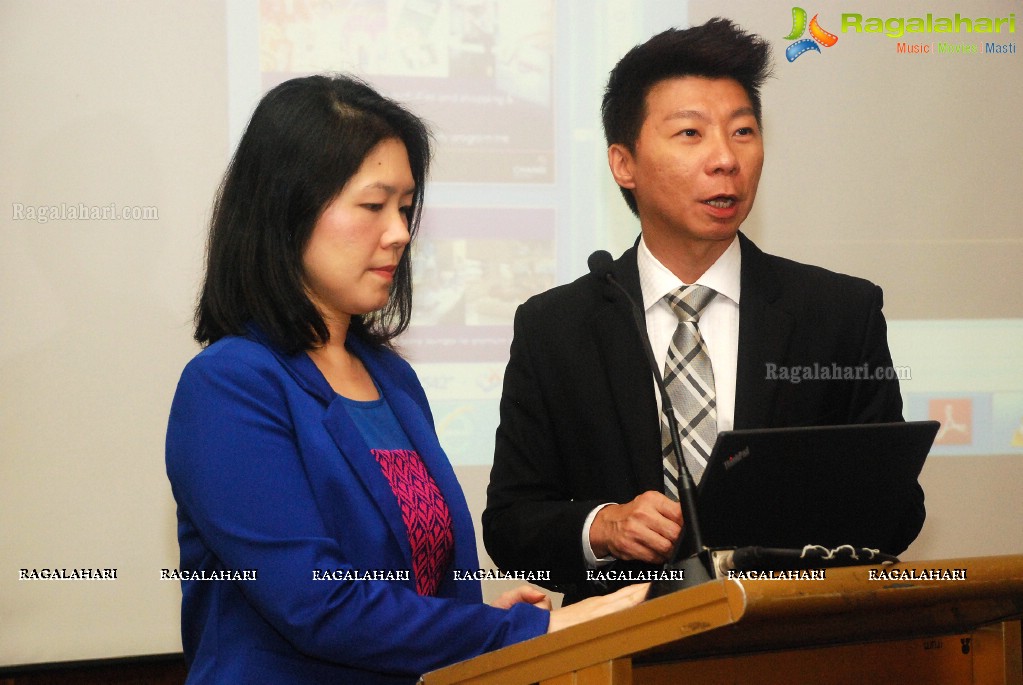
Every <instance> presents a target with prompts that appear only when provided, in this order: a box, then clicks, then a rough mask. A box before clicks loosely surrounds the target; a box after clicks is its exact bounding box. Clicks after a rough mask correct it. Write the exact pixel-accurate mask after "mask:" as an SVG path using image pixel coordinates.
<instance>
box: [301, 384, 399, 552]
mask: <svg viewBox="0 0 1023 685" xmlns="http://www.w3.org/2000/svg"><path fill="white" fill-rule="evenodd" d="M323 425H324V428H326V430H327V432H328V433H329V434H330V436H331V438H333V440H334V444H335V445H337V448H338V451H339V452H340V453H341V457H343V458H344V459H345V461H347V462H348V464H349V465H350V466H351V468H352V471H354V472H355V474H356V476H357V477H358V478H359V481H360V482H361V483H362V486H363V487H364V488H365V489H366V491H367V492H369V498H370V500H372V502H373V504H374V505H375V506H376V507H377V508H378V509H379V510H380V515H381V517H382V518H383V519H384V521H386V522H387V527H388V528H389V529H390V531H391V534H392V535H393V536H394V538H395V540H396V541H397V543H398V546H399V547H400V548H401V551H402V556H403V557H404V560H405V562H406V568H409V569H411V568H412V546H411V545H410V544H409V540H408V531H407V530H406V528H405V521H404V519H403V518H402V514H401V506H400V505H399V504H398V499H397V497H395V495H394V491H393V490H391V485H390V483H388V482H387V477H386V476H384V474H383V471H381V470H380V465H379V464H378V463H377V460H376V458H375V457H374V456H373V455H372V453H370V451H369V446H368V445H367V444H366V441H365V440H363V438H362V433H360V432H359V429H358V428H357V427H356V425H355V422H354V421H352V418H351V416H350V415H349V414H348V410H347V408H345V404H344V401H343V400H342V399H341V398H339V397H335V399H334V401H332V402H331V403H330V406H329V407H327V413H326V415H325V416H324V418H323ZM314 487H319V486H318V485H316V484H314ZM341 494H342V496H343V495H344V493H341ZM347 494H348V496H351V493H347ZM333 496H337V494H336V493H335V494H332V495H331V496H330V497H331V498H332V497H333ZM327 501H328V503H329V501H330V499H328V500H327ZM328 506H329V504H328ZM324 518H325V519H327V520H329V521H330V522H331V524H332V525H337V524H338V523H341V522H336V517H331V516H325V517H324ZM344 532H345V531H341V530H338V531H334V533H335V535H343V534H344Z"/></svg>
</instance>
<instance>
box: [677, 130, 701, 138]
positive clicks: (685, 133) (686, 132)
mask: <svg viewBox="0 0 1023 685" xmlns="http://www.w3.org/2000/svg"><path fill="white" fill-rule="evenodd" d="M678 134H679V135H680V136H683V137H684V138H695V137H696V136H698V135H700V132H699V131H697V130H696V129H695V128H684V129H682V130H681V131H679V132H678Z"/></svg>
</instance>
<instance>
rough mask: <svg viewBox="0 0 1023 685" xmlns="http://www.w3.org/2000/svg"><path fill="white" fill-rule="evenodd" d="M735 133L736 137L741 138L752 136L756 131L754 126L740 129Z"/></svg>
mask: <svg viewBox="0 0 1023 685" xmlns="http://www.w3.org/2000/svg"><path fill="white" fill-rule="evenodd" d="M735 133H736V135H740V136H751V135H753V134H754V133H756V131H755V130H754V128H753V127H752V126H744V127H743V128H740V129H739V130H738V131H736V132H735Z"/></svg>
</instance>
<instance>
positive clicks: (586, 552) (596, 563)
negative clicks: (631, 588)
mask: <svg viewBox="0 0 1023 685" xmlns="http://www.w3.org/2000/svg"><path fill="white" fill-rule="evenodd" d="M612 504H614V502H607V503H605V504H601V505H600V506H599V507H595V508H594V509H593V511H591V512H590V513H589V515H588V516H587V517H586V520H585V521H583V539H582V544H583V559H585V560H586V568H591V569H595V568H601V567H602V566H607V565H608V564H610V563H611V562H612V561H614V560H615V558H614V557H612V556H610V555H609V556H606V557H602V558H600V559H598V558H597V555H596V554H594V553H593V548H592V547H590V526H592V525H593V519H595V518H597V512H598V511H600V510H601V509H603V508H604V507H607V506H610V505H612Z"/></svg>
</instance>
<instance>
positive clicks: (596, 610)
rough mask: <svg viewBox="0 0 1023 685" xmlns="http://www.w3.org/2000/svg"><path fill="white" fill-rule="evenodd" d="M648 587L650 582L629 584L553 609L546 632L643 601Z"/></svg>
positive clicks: (611, 612)
mask: <svg viewBox="0 0 1023 685" xmlns="http://www.w3.org/2000/svg"><path fill="white" fill-rule="evenodd" d="M649 587H650V583H642V584H640V585H629V586H628V587H623V588H622V589H621V590H618V591H617V592H612V593H611V594H610V595H603V596H601V597H590V598H588V599H584V600H583V601H581V602H577V603H576V604H571V605H569V606H567V607H563V608H561V609H555V610H554V611H552V612H551V622H550V625H548V626H547V632H548V633H553V632H554V631H556V630H561V629H562V628H568V627H569V626H574V625H575V624H577V623H583V622H584V621H589V620H591V619H594V618H598V617H600V616H606V615H607V614H613V613H614V612H616V611H621V610H622V609H628V608H629V607H634V606H636V605H637V604H639V603H640V602H642V601H643V599H644V598H645V597H646V593H647V590H648V589H649Z"/></svg>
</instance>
